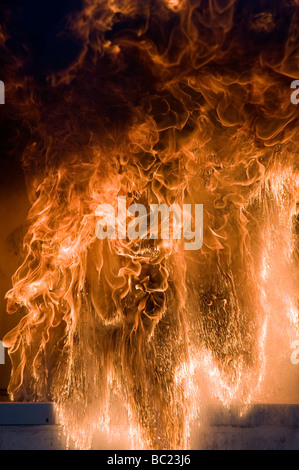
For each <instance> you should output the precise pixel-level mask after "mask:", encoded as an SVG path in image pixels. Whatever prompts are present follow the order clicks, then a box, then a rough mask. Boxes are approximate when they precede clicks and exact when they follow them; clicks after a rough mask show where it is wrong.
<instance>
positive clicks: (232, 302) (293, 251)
mask: <svg viewBox="0 0 299 470" xmlns="http://www.w3.org/2000/svg"><path fill="white" fill-rule="evenodd" d="M13 15H17V13H16V10H13V9H9V8H7V12H6V19H5V22H4V27H3V35H2V36H1V44H2V53H3V57H4V64H5V68H4V77H3V79H4V82H5V84H6V96H7V98H6V101H7V103H8V105H6V113H7V116H8V118H9V119H10V120H12V121H15V122H16V126H17V125H19V122H21V123H22V126H23V128H25V129H26V132H27V134H26V139H25V141H24V145H23V147H24V151H23V153H22V163H23V167H24V171H25V175H26V182H27V187H28V194H29V197H30V201H31V202H32V209H31V211H30V214H29V217H28V222H29V224H30V225H29V230H28V233H27V235H26V237H25V239H24V250H25V258H24V263H23V264H22V266H21V267H20V269H19V270H18V271H17V273H16V274H15V275H14V277H13V288H12V290H11V291H10V292H9V293H8V294H7V299H8V312H9V313H14V312H16V311H20V309H21V311H22V312H23V315H24V316H23V319H22V321H21V322H20V324H19V325H18V327H17V328H16V329H15V330H14V331H12V332H11V333H10V334H9V335H7V337H6V338H5V345H6V346H7V347H9V351H10V357H11V359H12V364H13V370H12V376H11V382H10V386H9V391H10V394H11V396H12V397H13V398H14V399H19V400H53V401H54V402H55V403H57V405H58V407H59V409H60V419H61V420H62V422H63V424H64V425H65V427H66V430H67V433H68V435H69V436H70V437H71V438H73V439H74V440H75V441H76V443H77V445H78V446H79V447H80V446H81V447H88V446H89V445H90V443H91V438H92V433H93V430H94V428H95V427H97V426H103V425H104V423H106V422H107V420H109V413H110V411H109V405H110V408H111V402H112V400H115V399H116V398H117V399H120V400H122V401H123V403H124V405H125V406H126V408H127V411H128V415H129V417H130V419H131V425H132V428H134V430H135V431H134V432H135V434H136V433H137V436H138V438H139V439H140V440H141V445H143V446H145V447H150V448H161V449H164V448H185V447H186V446H188V445H189V432H190V422H191V419H192V416H193V415H194V410H196V409H197V406H198V403H197V401H198V399H199V398H200V399H201V405H202V404H203V403H204V400H205V395H207V396H216V397H218V398H220V399H221V400H222V401H223V402H224V403H226V404H229V403H232V402H233V401H234V400H238V401H241V402H242V403H245V404H247V403H250V402H251V401H252V400H253V398H254V396H255V394H257V393H259V392H260V387H261V384H262V382H263V379H265V376H266V375H267V374H266V367H267V355H268V348H267V338H268V335H269V323H270V324H276V323H277V322H278V318H279V319H281V321H282V322H283V325H284V328H285V329H286V330H288V329H289V330H290V335H292V334H293V332H294V331H296V323H297V317H298V311H297V306H298V287H297V286H298V240H297V239H296V224H297V222H296V220H297V219H296V201H298V170H299V157H298V132H297V128H298V118H299V107H298V106H294V105H293V104H292V103H291V99H290V96H291V89H290V85H291V82H292V81H293V80H294V79H299V68H298V64H299V57H298V55H299V50H298V44H299V42H298V39H299V29H298V24H299V21H298V20H299V6H298V2H297V1H292V0H279V1H274V0H271V1H266V0H265V1H259V2H257V1H252V2H245V1H243V0H239V1H237V0H209V1H208V0H142V1H141V0H84V1H83V2H82V5H79V4H78V5H77V4H76V10H75V9H74V10H73V11H72V12H71V13H70V12H68V15H67V16H66V19H65V21H64V22H62V23H59V25H60V26H61V31H60V34H59V37H60V38H63V40H64V41H66V42H65V43H64V44H68V47H66V49H67V54H66V56H67V59H66V58H65V60H63V61H62V62H63V63H62V64H61V63H59V62H60V60H58V59H57V61H56V63H55V64H53V63H51V61H49V62H50V63H43V62H42V63H38V65H37V62H36V61H35V59H36V49H35V48H34V47H33V39H32V38H28V37H26V35H25V34H24V36H23V37H22V39H23V42H22V45H21V44H19V45H18V47H16V42H15V41H16V38H15V34H16V33H15V28H16V25H15V24H14V22H13V19H12V18H13ZM54 50H56V49H54ZM119 196H126V197H127V200H128V203H146V204H148V205H150V204H152V203H153V204H157V203H166V204H173V203H176V204H180V205H182V204H183V203H186V204H203V205H204V246H203V248H202V249H201V250H200V251H197V252H192V253H191V252H185V251H184V249H183V247H182V245H181V244H180V243H175V242H172V243H170V244H168V245H167V244H165V243H163V241H162V240H157V241H149V240H148V241H142V242H140V243H134V244H132V243H130V242H129V241H128V240H109V241H107V240H106V241H100V240H97V238H96V235H95V227H96V223H97V220H96V217H95V211H96V208H97V207H98V206H99V205H101V204H111V203H112V205H115V206H116V204H117V198H118V197H119ZM278 250H279V251H278ZM277 253H281V256H277ZM282 272H283V273H284V276H283V278H282V277H281V275H279V273H282ZM290 310H291V311H292V312H294V313H293V315H291V317H290V315H289V316H288V312H290ZM270 331H271V328H270ZM132 433H133V431H132Z"/></svg>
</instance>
